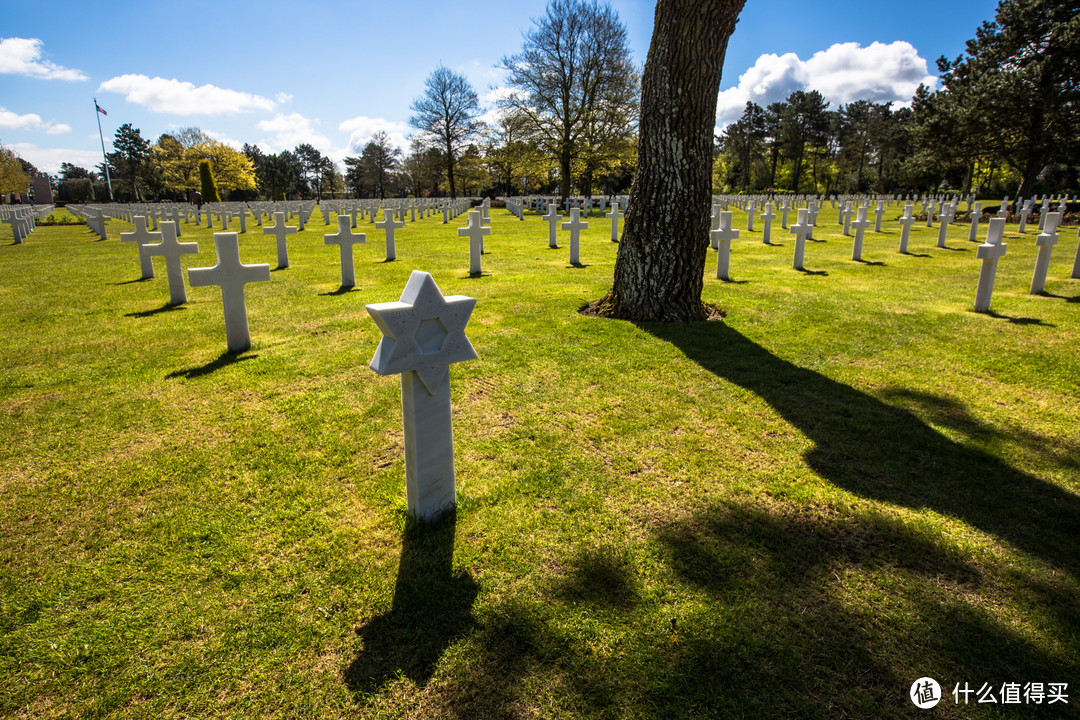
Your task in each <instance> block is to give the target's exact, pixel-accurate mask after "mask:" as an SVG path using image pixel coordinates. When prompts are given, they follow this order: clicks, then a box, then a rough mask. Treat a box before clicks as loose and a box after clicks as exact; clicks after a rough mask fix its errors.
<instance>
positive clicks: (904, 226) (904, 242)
mask: <svg viewBox="0 0 1080 720" xmlns="http://www.w3.org/2000/svg"><path fill="white" fill-rule="evenodd" d="M911 209H912V208H911V203H908V204H907V205H905V206H904V216H903V217H902V218H900V219H899V220H898V221H897V222H899V223H900V227H901V230H900V253H901V254H906V253H907V246H908V237H909V236H910V235H911V226H912V225H914V224H915V223H916V219H915V216H914V215H912V214H911Z"/></svg>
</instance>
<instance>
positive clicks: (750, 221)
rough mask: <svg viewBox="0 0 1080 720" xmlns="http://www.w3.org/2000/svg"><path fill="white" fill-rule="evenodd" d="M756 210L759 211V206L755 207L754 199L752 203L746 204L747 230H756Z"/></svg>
mask: <svg viewBox="0 0 1080 720" xmlns="http://www.w3.org/2000/svg"><path fill="white" fill-rule="evenodd" d="M755 212H757V207H755V205H754V201H753V200H751V201H750V204H749V205H747V206H746V232H754V213H755Z"/></svg>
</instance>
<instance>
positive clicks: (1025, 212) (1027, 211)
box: [1017, 200, 1031, 233]
mask: <svg viewBox="0 0 1080 720" xmlns="http://www.w3.org/2000/svg"><path fill="white" fill-rule="evenodd" d="M1030 215H1031V200H1025V201H1024V206H1023V207H1022V208H1021V209H1020V227H1019V228H1018V229H1017V232H1021V233H1022V232H1024V231H1025V230H1026V229H1027V221H1028V217H1029V216H1030Z"/></svg>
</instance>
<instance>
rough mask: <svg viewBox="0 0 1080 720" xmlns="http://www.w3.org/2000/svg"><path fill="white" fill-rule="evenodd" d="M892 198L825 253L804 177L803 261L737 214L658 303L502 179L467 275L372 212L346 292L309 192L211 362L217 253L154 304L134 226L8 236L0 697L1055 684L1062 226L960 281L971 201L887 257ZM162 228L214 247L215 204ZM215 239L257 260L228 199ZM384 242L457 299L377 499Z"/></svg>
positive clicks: (579, 694)
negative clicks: (234, 349)
mask: <svg viewBox="0 0 1080 720" xmlns="http://www.w3.org/2000/svg"><path fill="white" fill-rule="evenodd" d="M889 210H890V212H889V214H887V215H886V218H887V220H888V221H892V220H894V219H895V218H896V217H898V216H899V215H900V213H901V209H900V208H897V207H895V206H894V207H890V209H889ZM792 219H794V215H793V216H792ZM888 221H887V222H886V229H887V230H888V232H887V233H885V234H881V235H877V234H874V233H868V234H867V236H866V242H865V247H864V252H863V257H864V260H866V261H867V262H864V263H856V262H852V261H851V260H850V255H851V239H850V238H844V237H842V236H841V234H840V226H838V225H837V224H836V222H835V211H834V210H832V209H831V208H827V209H826V210H825V211H823V212H822V215H821V217H820V218H819V229H818V230H817V231H815V236H816V237H817V238H818V239H819V240H824V242H811V243H808V247H807V250H806V261H805V262H806V269H807V270H808V271H810V272H807V273H800V272H797V271H795V270H793V269H792V268H791V260H792V252H793V243H792V239H791V237H790V236H789V235H788V234H787V233H785V232H783V231H782V230H781V228H780V227H779V220H777V222H776V223H775V226H774V230H773V242H774V243H777V244H776V245H773V246H765V245H763V244H762V243H761V235H760V221H759V222H758V229H759V232H756V233H749V232H747V231H746V230H745V222H744V220H743V216H742V213H739V212H736V226H737V227H742V228H744V229H743V231H742V235H741V237H740V239H739V240H737V241H735V243H734V246H733V247H734V249H733V251H732V258H731V277H732V280H733V282H727V283H725V282H720V281H717V280H715V279H714V273H715V261H716V258H715V253H710V256H709V260H708V263H709V266H708V267H707V268H706V273H705V277H706V280H705V293H704V298H705V300H707V301H710V302H714V303H717V304H719V305H720V306H721V307H722V308H724V310H726V312H727V317H726V319H725V321H724V322H722V323H706V324H699V325H693V326H685V325H670V326H669V325H653V324H642V325H634V324H632V323H625V322H612V321H605V320H599V319H596V318H589V317H585V316H582V315H580V314H579V313H578V310H579V309H580V308H581V307H582V306H584V305H585V304H586V303H588V302H590V301H592V300H595V299H597V298H599V297H600V296H601V295H602V294H603V293H604V292H605V291H606V290H607V289H608V287H609V286H610V282H611V276H612V268H613V265H614V260H615V252H616V249H617V245H616V244H614V243H612V242H610V239H609V237H610V224H609V223H610V221H609V220H607V219H606V218H600V217H597V216H595V215H594V217H593V218H591V220H590V223H591V227H590V229H589V230H587V231H586V232H585V233H584V234H583V241H582V249H581V260H582V267H574V266H571V265H570V264H569V250H568V247H567V244H568V240H567V239H566V238H565V236H561V245H562V247H561V248H560V249H558V250H553V249H549V248H548V247H547V224H546V223H544V222H542V221H541V220H540V219H539V218H538V217H537V216H536V215H533V214H527V215H526V220H525V221H519V220H517V219H516V218H514V217H513V216H511V215H510V214H509V213H506V212H505V211H503V210H498V209H496V210H493V211H492V227H493V230H494V232H493V235H492V236H491V237H489V238H488V239H487V240H486V243H485V244H486V247H487V250H488V254H486V255H485V256H484V258H483V275H481V276H480V277H476V278H474V277H470V276H469V258H468V240H467V239H466V238H459V237H458V236H457V231H456V228H457V227H458V226H459V225H464V224H465V217H464V216H462V217H461V218H459V220H458V222H455V223H451V224H450V225H447V226H444V225H443V224H442V222H441V215H440V216H437V217H435V218H428V219H425V220H422V221H417V222H415V223H410V224H408V225H407V226H406V228H405V229H403V230H399V231H398V234H397V255H398V260H397V261H396V262H390V263H386V262H383V257H384V255H383V250H384V248H383V242H382V232H381V231H378V230H375V229H374V228H373V227H371V225H370V223H362V224H361V227H360V228H358V231H363V232H366V233H367V240H368V241H367V244H366V245H363V246H357V248H356V249H355V250H356V279H357V288H356V289H355V290H353V291H349V292H340V288H339V278H340V274H339V268H338V265H337V262H338V260H337V258H338V251H337V248H336V247H333V246H326V245H324V244H323V239H322V234H323V233H324V232H327V231H330V232H333V231H334V230H336V224H332V225H330V226H328V227H327V226H324V225H323V224H322V219H321V216H320V214H319V213H318V212H317V213H316V214H315V216H314V217H313V218H312V220H311V221H309V224H308V226H307V227H308V229H307V230H306V231H305V232H303V233H300V234H299V235H298V236H294V238H293V239H291V240H290V267H289V268H288V269H285V270H279V271H275V272H273V273H272V279H271V281H270V282H267V283H256V284H252V285H249V286H248V290H247V307H248V312H249V322H250V327H251V337H252V341H253V344H252V348H251V350H250V351H249V352H246V353H243V354H240V355H238V356H233V355H229V354H227V353H225V337H224V325H223V320H222V310H221V300H220V293H219V292H218V291H217V289H216V288H189V289H188V298H189V303H188V304H187V305H184V306H182V307H180V308H176V309H171V308H168V307H167V305H166V303H167V301H168V289H167V285H166V280H165V277H164V275H165V273H164V267H163V266H162V265H158V270H157V273H158V277H157V278H155V279H153V280H148V281H139V280H138V278H139V270H138V260H137V257H136V252H135V249H134V248H133V247H131V246H130V245H129V244H127V243H120V242H119V241H118V239H117V238H118V233H119V232H120V231H126V230H128V229H130V228H131V226H130V225H129V224H127V223H124V222H121V221H117V220H113V221H110V222H109V239H108V240H107V241H102V242H99V241H96V240H95V236H94V235H93V234H92V233H91V232H90V231H89V230H88V229H87V228H86V227H85V226H83V227H76V226H72V227H63V226H55V227H41V228H39V229H38V230H36V231H35V232H34V233H33V234H32V235H31V236H30V237H29V238H28V239H27V242H26V243H24V244H23V245H19V246H14V245H10V244H9V243H10V240H8V241H4V242H3V244H0V338H3V343H2V345H0V433H2V436H3V437H4V439H5V442H4V444H3V446H2V447H0V528H2V530H3V532H2V533H0V714H3V715H5V716H10V717H35V718H36V717H100V716H109V717H155V718H156V717H163V716H169V715H179V716H192V717H207V716H214V717H238V718H240V717H243V718H250V717H312V718H325V717H357V716H360V717H406V716H408V717H447V718H452V717H460V718H475V717H527V716H541V717H638V716H640V717H699V716H715V717H770V716H772V717H791V716H800V717H820V718H834V717H907V716H908V715H909V714H910V713H911V712H913V711H914V706H913V705H911V704H910V702H909V701H908V700H907V692H908V688H909V687H910V685H911V683H912V682H913V681H914V680H915V679H916V678H918V677H921V676H924V675H929V676H931V677H935V678H936V679H938V681H939V682H941V684H942V686H943V687H946V691H947V692H951V690H952V688H953V685H954V684H955V683H957V682H959V683H963V682H968V683H969V684H971V685H973V686H975V687H978V686H979V685H981V684H982V683H991V684H994V685H996V686H998V687H1000V686H1001V684H1002V683H1005V682H1019V683H1021V684H1022V683H1025V682H1030V681H1034V682H1044V683H1050V682H1069V683H1073V684H1075V683H1077V677H1078V671H1080V655H1078V648H1080V611H1078V608H1080V585H1078V579H1080V498H1078V493H1080V433H1078V430H1077V428H1078V427H1080V359H1078V355H1077V352H1076V348H1077V347H1078V341H1080V330H1078V328H1080V323H1078V321H1077V320H1078V315H1077V314H1078V312H1080V305H1078V304H1077V303H1078V301H1080V280H1072V279H1069V277H1068V276H1069V273H1070V270H1071V267H1072V254H1073V252H1074V251H1075V238H1074V236H1075V228H1064V229H1063V231H1062V242H1061V243H1060V244H1059V245H1058V247H1057V248H1056V249H1055V255H1054V258H1053V262H1052V263H1051V268H1050V279H1049V281H1048V283H1047V294H1046V295H1044V296H1031V295H1028V294H1027V289H1028V285H1029V283H1030V279H1031V273H1032V269H1033V267H1034V257H1035V247H1034V233H1033V232H1029V233H1028V234H1026V235H1019V234H1017V233H1016V232H1015V229H1016V226H1015V225H1012V226H1010V227H1009V232H1007V233H1006V242H1007V243H1008V244H1009V249H1008V254H1007V255H1006V257H1005V258H1004V259H1003V261H1002V262H1001V264H1000V268H999V271H998V277H997V284H996V289H995V294H994V300H993V304H992V310H993V312H992V314H988V315H987V314H977V313H974V312H972V311H971V307H972V304H973V301H974V295H975V285H976V282H977V278H978V272H979V261H978V260H976V259H975V250H974V248H975V245H974V244H971V243H968V242H967V240H966V238H967V228H966V227H964V226H956V227H954V228H952V229H951V230H950V233H949V242H948V245H949V247H950V249H947V250H942V249H939V248H937V247H936V246H935V245H936V239H937V229H936V227H935V228H933V229H928V228H925V227H923V226H922V225H921V224H920V225H917V226H916V227H915V228H913V231H912V236H911V241H910V246H909V251H910V254H908V255H900V254H898V253H897V245H898V241H899V228H898V226H897V225H896V224H895V222H888ZM5 229H6V228H5ZM983 232H985V228H984V230H983ZM181 240H183V241H192V240H197V241H198V242H199V243H200V246H201V251H202V252H201V254H199V255H197V256H185V257H184V259H183V262H184V266H185V267H199V266H210V265H213V264H214V254H213V240H212V237H211V234H210V231H209V230H207V229H205V228H200V229H195V228H194V227H193V226H184V228H183V237H182V238H181ZM240 247H241V258H242V259H243V261H244V262H247V263H258V262H266V263H269V264H270V265H271V267H276V265H277V262H276V254H275V250H274V242H273V239H272V238H271V237H270V236H263V235H262V234H261V230H260V228H258V227H256V226H254V224H252V225H251V226H250V227H249V232H248V234H247V235H244V236H242V237H241V243H240ZM157 262H160V260H158V261H157ZM414 269H419V270H426V271H428V272H431V273H432V274H433V276H434V278H435V280H436V282H437V283H438V284H439V286H440V288H441V290H442V291H443V292H444V293H445V294H448V295H449V294H464V295H470V296H473V297H476V298H477V300H478V302H477V306H476V310H475V312H474V314H473V316H472V320H471V322H470V324H469V326H468V328H467V334H468V335H469V337H470V339H471V340H472V343H473V345H474V346H475V347H476V350H477V353H478V354H479V360H477V361H474V362H469V363H462V364H458V365H454V366H453V367H452V369H451V383H452V393H453V403H454V422H455V426H454V431H455V441H456V462H457V475H458V487H459V506H458V509H457V512H456V513H455V515H454V516H453V517H452V518H451V519H450V520H447V521H445V522H443V523H441V524H439V525H438V526H436V527H434V528H422V527H414V526H412V525H410V524H409V523H407V522H406V518H405V515H404V509H405V498H404V467H403V458H402V433H401V415H400V413H401V410H400V399H399V390H398V388H399V381H398V379H397V378H396V377H385V378H384V377H380V376H377V375H376V374H375V373H373V372H372V371H370V370H369V369H368V368H367V364H368V363H369V362H370V359H371V356H372V354H373V352H374V349H375V346H376V345H377V343H378V340H379V337H380V333H379V331H378V330H377V328H376V327H375V325H374V323H373V322H372V321H371V320H370V319H369V318H368V315H367V312H366V311H365V310H364V305H365V304H366V303H371V302H383V301H388V300H396V299H397V298H398V296H399V295H400V293H401V290H402V288H403V287H404V285H405V282H406V280H407V278H408V275H409V273H410V272H411V271H412V270H414ZM1070 689H1071V690H1074V691H1075V690H1076V688H1075V687H1072V686H1070ZM1078 701H1080V699H1077V698H1075V697H1072V698H1070V703H1071V704H1070V705H1069V706H1068V708H1065V707H1064V706H1063V705H1061V704H1056V705H1055V706H1053V707H1052V708H1051V707H1048V706H1045V705H1044V706H1042V707H1039V706H1034V705H1028V706H1024V705H1020V706H1008V707H1005V708H1001V706H997V707H998V708H999V709H997V710H990V709H987V708H988V707H993V706H986V705H976V704H972V705H969V706H967V707H963V706H960V707H957V706H955V705H954V704H953V701H952V698H951V696H950V697H949V698H947V699H946V701H944V702H943V703H942V704H941V705H939V706H938V708H937V709H936V710H935V711H934V712H935V713H936V716H938V717H998V716H999V715H1000V714H1001V712H1002V711H1003V712H1005V713H1006V714H1007V715H1008V717H1040V718H1043V717H1056V716H1064V715H1067V713H1068V712H1069V711H1071V709H1072V708H1073V707H1075V705H1076V703H1077V702H1078ZM1055 713H1060V714H1055Z"/></svg>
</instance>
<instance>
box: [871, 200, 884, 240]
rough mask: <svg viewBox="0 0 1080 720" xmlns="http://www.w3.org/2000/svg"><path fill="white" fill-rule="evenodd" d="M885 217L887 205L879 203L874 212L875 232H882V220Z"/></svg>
mask: <svg viewBox="0 0 1080 720" xmlns="http://www.w3.org/2000/svg"><path fill="white" fill-rule="evenodd" d="M883 215H885V203H882V202H879V203H878V204H877V209H876V210H874V232H876V233H879V232H881V218H882V216H883Z"/></svg>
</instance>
